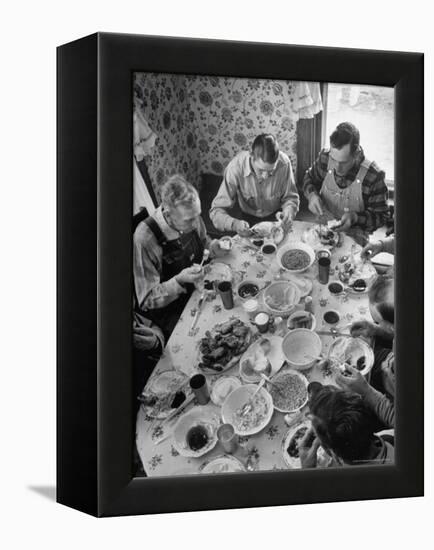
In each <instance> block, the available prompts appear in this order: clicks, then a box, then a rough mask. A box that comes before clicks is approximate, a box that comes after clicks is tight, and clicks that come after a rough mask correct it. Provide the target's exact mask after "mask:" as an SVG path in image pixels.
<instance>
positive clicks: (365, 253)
mask: <svg viewBox="0 0 434 550" xmlns="http://www.w3.org/2000/svg"><path fill="white" fill-rule="evenodd" d="M382 250H383V243H382V242H381V241H377V242H375V243H368V244H367V245H366V246H365V248H364V249H363V250H362V251H361V252H360V257H361V258H362V260H368V259H369V258H373V257H374V256H376V255H377V254H379V253H380V252H381V251H382Z"/></svg>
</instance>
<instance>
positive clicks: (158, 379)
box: [146, 370, 188, 396]
mask: <svg viewBox="0 0 434 550" xmlns="http://www.w3.org/2000/svg"><path fill="white" fill-rule="evenodd" d="M187 381H188V379H187V377H186V376H185V374H182V373H180V372H177V371H174V370H168V371H164V372H162V373H160V374H157V376H154V377H153V378H152V379H151V380H150V381H149V384H148V386H147V388H146V390H147V392H150V393H153V394H154V395H157V396H163V395H167V394H168V393H172V392H174V391H177V390H178V389H179V388H180V387H181V386H183V385H184V384H186V383H187Z"/></svg>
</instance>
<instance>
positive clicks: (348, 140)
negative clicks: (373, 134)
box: [330, 122, 360, 154]
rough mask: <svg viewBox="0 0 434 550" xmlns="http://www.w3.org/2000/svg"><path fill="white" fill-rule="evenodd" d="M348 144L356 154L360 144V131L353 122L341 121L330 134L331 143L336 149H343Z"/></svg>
mask: <svg viewBox="0 0 434 550" xmlns="http://www.w3.org/2000/svg"><path fill="white" fill-rule="evenodd" d="M348 144H350V151H351V153H352V154H354V153H355V152H356V151H357V149H358V148H359V145H360V132H359V130H358V129H357V128H356V127H355V126H354V124H351V122H341V123H340V124H338V125H337V127H336V130H335V131H334V132H333V133H332V134H331V136H330V145H331V146H332V147H334V148H335V149H342V147H345V145H348Z"/></svg>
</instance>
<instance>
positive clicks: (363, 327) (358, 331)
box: [350, 319, 377, 339]
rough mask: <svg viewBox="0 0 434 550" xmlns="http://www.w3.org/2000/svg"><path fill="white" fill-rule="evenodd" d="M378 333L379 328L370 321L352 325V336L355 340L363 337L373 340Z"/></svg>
mask: <svg viewBox="0 0 434 550" xmlns="http://www.w3.org/2000/svg"><path fill="white" fill-rule="evenodd" d="M376 333H377V326H376V325H375V324H374V323H371V322H370V321H365V320H364V319H363V320H361V321H356V322H355V323H353V324H352V325H351V328H350V334H351V336H353V337H354V338H358V337H360V336H363V337H364V338H368V339H369V338H372V337H373V336H375V335H376Z"/></svg>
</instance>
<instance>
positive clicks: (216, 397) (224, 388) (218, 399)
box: [211, 376, 241, 407]
mask: <svg viewBox="0 0 434 550" xmlns="http://www.w3.org/2000/svg"><path fill="white" fill-rule="evenodd" d="M240 386H241V380H240V379H239V378H237V377H236V376H221V377H219V378H217V380H216V381H215V382H214V384H213V386H212V390H211V401H212V402H213V403H214V404H215V405H217V406H219V407H220V406H221V405H222V404H223V402H224V400H225V399H226V397H227V396H228V395H229V394H230V393H231V392H233V391H234V390H236V389H237V388H239V387H240Z"/></svg>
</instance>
